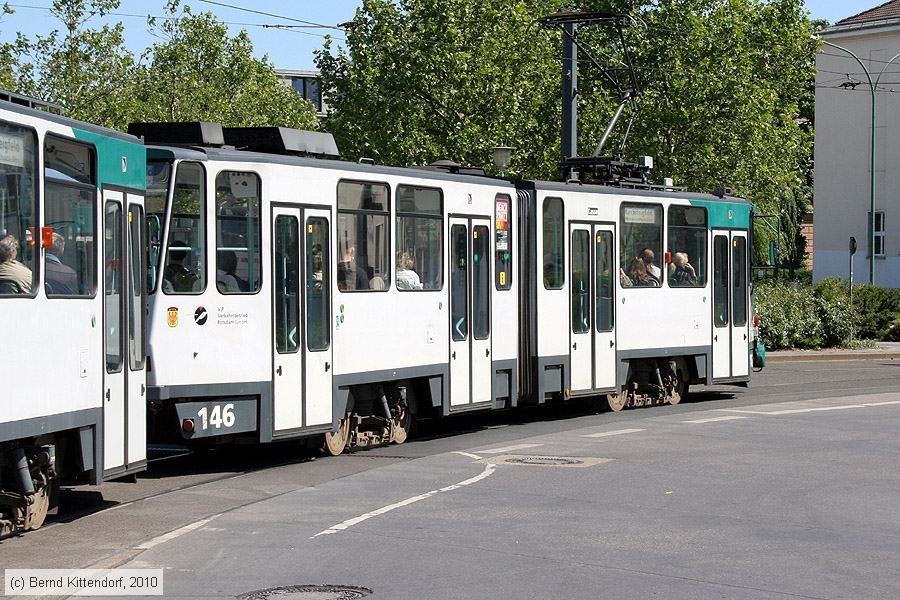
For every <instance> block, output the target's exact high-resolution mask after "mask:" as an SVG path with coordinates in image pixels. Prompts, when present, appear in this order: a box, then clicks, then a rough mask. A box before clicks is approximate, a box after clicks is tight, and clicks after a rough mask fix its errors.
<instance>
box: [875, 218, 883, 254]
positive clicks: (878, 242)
mask: <svg viewBox="0 0 900 600" xmlns="http://www.w3.org/2000/svg"><path fill="white" fill-rule="evenodd" d="M875 256H879V257H881V258H884V212H883V211H879V212H876V213H875Z"/></svg>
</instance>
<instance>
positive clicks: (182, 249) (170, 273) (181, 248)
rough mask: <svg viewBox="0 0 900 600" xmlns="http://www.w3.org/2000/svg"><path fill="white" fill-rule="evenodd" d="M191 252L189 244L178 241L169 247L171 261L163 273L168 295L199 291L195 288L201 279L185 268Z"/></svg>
mask: <svg viewBox="0 0 900 600" xmlns="http://www.w3.org/2000/svg"><path fill="white" fill-rule="evenodd" d="M190 250H191V249H190V246H188V245H187V243H185V242H182V241H178V240H176V241H174V242H172V244H171V245H170V246H169V260H168V262H167V263H166V269H165V271H164V272H163V291H165V292H167V293H172V292H194V291H197V290H195V289H194V287H195V285H196V284H197V282H198V281H199V280H200V278H199V277H197V275H196V274H195V273H194V272H193V271H191V270H190V269H188V268H187V267H186V266H184V261H185V260H187V257H188V254H189V253H190Z"/></svg>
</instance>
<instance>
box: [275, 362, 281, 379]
mask: <svg viewBox="0 0 900 600" xmlns="http://www.w3.org/2000/svg"><path fill="white" fill-rule="evenodd" d="M275 372H276V373H278V376H279V377H281V365H278V368H277V369H275Z"/></svg>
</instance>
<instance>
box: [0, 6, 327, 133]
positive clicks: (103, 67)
mask: <svg viewBox="0 0 900 600" xmlns="http://www.w3.org/2000/svg"><path fill="white" fill-rule="evenodd" d="M119 5H120V0H54V1H53V4H52V6H51V9H50V12H51V15H52V16H53V17H54V18H56V19H57V20H58V21H59V22H60V23H61V28H60V29H56V30H53V31H52V32H51V33H49V34H48V35H46V36H36V37H34V39H28V38H25V37H23V36H19V37H18V38H17V40H16V42H14V43H8V44H6V45H4V46H0V58H6V57H7V56H8V57H9V62H5V63H4V64H6V65H10V66H8V67H7V69H8V72H9V78H8V81H9V82H10V83H11V84H12V85H11V86H10V87H13V88H14V89H16V90H17V91H19V92H22V93H25V94H29V95H32V96H36V97H39V98H41V99H44V100H48V101H51V102H56V103H58V104H60V105H62V106H63V108H64V109H65V112H66V114H67V115H69V116H72V117H74V118H76V119H81V120H84V121H88V122H91V123H96V124H99V125H105V126H108V127H114V128H117V129H124V128H125V127H127V125H128V123H129V122H133V121H156V120H159V121H163V120H164V121H197V120H204V121H215V122H221V123H223V124H224V125H231V126H254V125H282V126H288V127H301V128H305V129H317V128H318V120H317V118H316V115H315V112H314V109H313V107H312V105H311V104H310V103H309V102H308V101H307V100H305V99H304V98H303V97H302V96H301V95H300V94H298V93H297V92H296V91H294V90H293V89H292V88H290V87H289V86H286V85H283V84H281V83H280V82H279V81H278V80H277V78H276V76H275V71H274V69H273V67H272V65H271V63H269V62H268V59H267V58H265V57H264V58H262V59H259V58H256V57H255V56H253V44H252V42H251V40H250V37H249V36H248V35H247V33H246V32H245V31H241V32H239V33H238V34H237V35H235V36H232V35H230V34H229V32H228V28H227V26H226V25H225V24H224V23H222V22H221V21H219V20H218V19H217V18H216V17H215V16H214V15H213V14H212V13H209V12H205V13H199V14H194V13H193V12H192V11H191V9H190V7H188V6H182V5H181V4H180V2H179V0H169V2H168V3H167V6H166V16H165V17H163V18H162V19H155V18H150V19H149V22H148V26H149V27H150V28H151V30H152V31H153V32H154V33H155V34H156V36H157V37H159V38H160V39H161V41H160V42H158V43H156V44H154V45H153V46H152V47H150V48H148V49H147V50H145V51H144V52H143V53H142V54H141V55H140V56H135V55H134V54H133V53H132V52H130V51H129V50H128V49H127V47H126V46H125V43H124V35H123V34H124V28H123V25H122V24H121V23H116V24H113V25H103V26H102V27H100V28H99V29H95V28H91V27H89V26H88V21H89V20H90V19H92V18H94V17H97V16H104V15H107V14H109V13H110V12H112V11H115V10H116V9H117V8H118V7H119ZM5 74H6V72H5V71H4V70H3V69H2V68H0V81H3V77H4V75H5Z"/></svg>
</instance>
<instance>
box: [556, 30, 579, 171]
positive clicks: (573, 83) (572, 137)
mask: <svg viewBox="0 0 900 600" xmlns="http://www.w3.org/2000/svg"><path fill="white" fill-rule="evenodd" d="M575 27H576V24H575V23H571V22H569V23H566V24H565V25H564V33H563V60H562V78H563V80H562V137H561V140H562V144H561V146H560V160H561V162H564V161H566V160H568V159H570V158H573V157H575V156H578V47H577V46H576V45H575ZM564 179H575V169H569V172H568V173H567V174H565V177H564Z"/></svg>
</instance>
